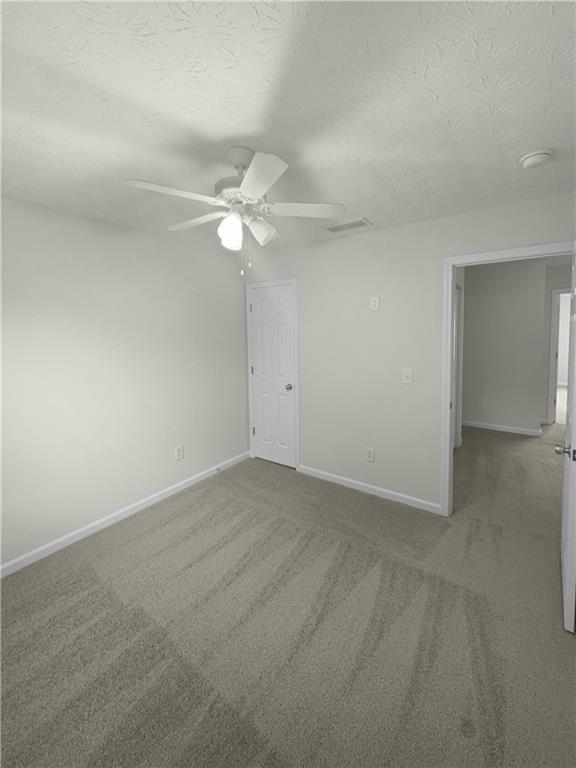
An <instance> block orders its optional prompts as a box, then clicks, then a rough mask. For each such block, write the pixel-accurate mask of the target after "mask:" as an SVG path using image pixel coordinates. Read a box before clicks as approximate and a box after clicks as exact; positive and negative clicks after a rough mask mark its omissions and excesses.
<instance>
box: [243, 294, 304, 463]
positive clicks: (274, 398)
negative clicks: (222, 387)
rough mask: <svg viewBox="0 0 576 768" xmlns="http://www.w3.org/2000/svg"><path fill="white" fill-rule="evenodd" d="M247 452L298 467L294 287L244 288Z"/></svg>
mask: <svg viewBox="0 0 576 768" xmlns="http://www.w3.org/2000/svg"><path fill="white" fill-rule="evenodd" d="M247 299H248V355H249V366H250V371H249V374H250V453H251V455H252V456H256V457H258V458H261V459H268V461H275V462H277V463H278V464H285V465H286V466H289V467H295V466H296V413H297V408H296V403H297V392H296V385H297V383H298V382H297V376H296V373H297V365H296V359H297V358H296V285H295V283H294V282H293V281H287V282H281V283H255V284H253V285H249V286H248V294H247Z"/></svg>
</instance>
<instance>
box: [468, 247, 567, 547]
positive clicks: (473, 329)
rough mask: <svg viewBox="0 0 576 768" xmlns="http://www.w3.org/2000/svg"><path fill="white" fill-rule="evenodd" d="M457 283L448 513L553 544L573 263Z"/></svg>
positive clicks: (478, 274)
mask: <svg viewBox="0 0 576 768" xmlns="http://www.w3.org/2000/svg"><path fill="white" fill-rule="evenodd" d="M455 279H456V287H457V291H458V294H459V296H460V299H459V301H460V303H461V304H462V307H461V308H460V309H459V311H457V312H456V313H455V321H456V323H457V324H458V323H459V324H460V326H461V327H460V328H459V329H457V330H456V331H455V337H456V338H460V340H461V342H460V344H459V345H458V346H457V347H456V350H457V355H459V356H460V359H459V360H458V361H457V367H458V369H459V370H460V371H461V376H460V381H459V385H458V386H459V391H457V392H456V393H455V395H456V396H455V403H456V404H457V407H456V408H455V419H456V420H457V419H458V418H459V414H461V417H460V418H461V422H460V425H457V426H456V429H455V432H456V433H457V434H459V436H460V440H455V449H454V465H453V466H454V471H453V499H454V512H455V513H458V514H464V515H468V516H472V517H475V518H478V519H479V520H483V521H487V522H490V523H494V524H496V525H499V526H505V527H506V526H507V527H513V528H515V529H518V530H524V531H525V532H528V533H533V534H536V535H541V536H547V537H552V538H554V539H556V540H557V539H558V538H559V535H560V525H561V514H562V476H563V462H562V460H561V459H560V457H559V456H558V455H557V454H556V453H555V452H554V448H555V446H556V445H561V444H563V439H564V428H565V422H566V385H567V378H566V376H567V365H568V363H567V353H568V326H569V306H568V305H567V304H565V303H562V302H561V299H562V298H563V297H564V296H566V297H567V298H568V299H569V290H570V258H569V257H568V256H566V257H551V258H544V259H532V260H527V261H515V262H500V263H493V264H479V265H474V266H469V267H462V268H460V269H458V270H456V277H455ZM561 308H562V310H563V312H562V313H561ZM566 310H567V311H566ZM550 360H553V361H554V364H555V370H554V372H553V373H554V375H553V376H551V375H550V371H549V369H548V365H549V361H550ZM551 386H554V394H553V397H552V401H555V402H554V403H553V404H554V413H552V414H550V413H549V412H548V401H549V399H550V398H549V396H550V391H549V390H550V387H551ZM550 416H552V418H549V417H550Z"/></svg>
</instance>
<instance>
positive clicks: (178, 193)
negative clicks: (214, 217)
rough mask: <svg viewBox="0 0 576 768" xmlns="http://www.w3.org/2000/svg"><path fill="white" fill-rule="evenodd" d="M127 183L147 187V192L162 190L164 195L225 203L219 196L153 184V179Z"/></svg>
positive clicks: (210, 203) (210, 202)
mask: <svg viewBox="0 0 576 768" xmlns="http://www.w3.org/2000/svg"><path fill="white" fill-rule="evenodd" d="M126 184H128V186H129V187H136V189H145V190H146V191H147V192H160V194H162V195H174V197H184V198H186V199H187V200H198V202H200V203H208V205H224V203H223V202H222V200H218V198H217V197H210V196H209V195H198V194H196V192H186V190H184V189H176V188H175V187H165V186H164V185H163V184H153V183H152V182H151V181H142V180H141V179H127V180H126Z"/></svg>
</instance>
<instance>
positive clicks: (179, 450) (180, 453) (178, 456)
mask: <svg viewBox="0 0 576 768" xmlns="http://www.w3.org/2000/svg"><path fill="white" fill-rule="evenodd" d="M183 458H184V446H183V445H177V446H176V448H174V461H182V459H183Z"/></svg>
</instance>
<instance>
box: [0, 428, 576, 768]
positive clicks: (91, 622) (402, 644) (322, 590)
mask: <svg viewBox="0 0 576 768" xmlns="http://www.w3.org/2000/svg"><path fill="white" fill-rule="evenodd" d="M558 429H559V428H558V427H553V428H550V429H548V431H547V432H546V433H545V435H544V436H543V437H542V438H518V437H513V436H510V435H504V434H500V433H490V432H485V431H482V430H467V431H466V433H465V437H464V444H463V446H462V448H460V449H458V450H457V452H456V457H455V467H456V479H455V502H456V513H455V515H454V516H453V517H452V518H450V519H449V520H447V519H443V518H440V517H437V516H434V515H432V514H429V513H426V512H418V511H416V510H413V509H410V508H407V507H402V506H399V505H397V504H392V503H387V502H385V501H382V500H380V499H377V498H375V497H372V496H368V495H364V494H360V493H357V492H355V491H352V490H348V489H346V488H341V487H338V486H335V485H331V484H328V483H324V482H323V481H320V480H316V479H313V478H310V477H306V476H303V475H299V474H297V473H295V472H294V471H293V470H290V469H286V468H284V467H280V466H277V465H274V464H269V463H266V462H263V461H258V460H248V461H246V462H244V463H242V464H240V465H238V466H236V467H234V468H232V469H230V470H227V471H226V472H223V473H221V474H219V475H217V476H215V477H213V478H210V479H209V480H206V481H205V482H203V483H201V484H199V485H197V486H195V487H193V488H192V489H190V490H188V491H185V492H183V493H181V494H179V495H178V496H175V497H173V498H171V499H169V500H167V501H165V502H163V503H161V504H159V505H157V506H155V507H153V508H151V509H149V510H146V511H144V512H141V513H140V514H137V515H135V516H133V517H131V518H128V519H127V520H125V521H123V522H121V523H119V524H117V525H115V526H113V527H111V528H108V529H106V530H104V531H102V532H100V533H98V534H96V535H94V536H92V537H91V538H89V539H85V540H84V541H81V542H78V543H77V544H75V545H73V546H71V547H69V548H67V549H65V550H62V551H61V552H59V553H57V554H55V555H53V556H52V557H49V558H47V559H45V560H43V561H40V562H38V563H36V564H34V565H32V566H30V567H29V568H27V569H25V570H22V571H20V572H19V573H16V574H14V575H12V576H9V577H8V578H6V579H5V580H4V583H3V613H4V629H3V638H2V639H3V645H2V665H3V691H2V692H3V710H2V715H3V732H2V742H3V750H2V752H3V754H2V758H3V759H2V765H3V766H4V768H17V767H18V768H39V767H40V766H42V767H43V768H85V767H87V766H90V767H92V768H112V767H114V768H135V767H136V766H140V767H142V768H144V766H147V767H149V768H152V767H153V768H176V767H178V768H215V767H216V766H218V767H219V768H231V767H232V766H239V767H241V768H287V767H288V766H290V768H344V767H350V768H352V766H354V767H355V768H381V767H383V766H390V767H391V768H426V767H427V766H437V767H439V768H440V767H446V768H448V767H450V768H475V767H476V766H483V767H488V766H500V767H502V768H512V766H515V767H518V768H529V767H532V766H534V767H536V766H537V767H538V768H569V766H570V767H572V766H574V765H575V764H576V755H575V752H574V736H575V696H574V692H575V691H574V662H575V658H576V638H574V637H572V636H571V635H569V634H567V633H565V632H564V631H563V630H562V617H561V590H560V567H559V525H560V486H561V461H559V459H558V457H556V456H555V454H554V453H553V451H552V444H553V443H554V441H555V439H556V438H557V435H556V434H555V432H557V431H558Z"/></svg>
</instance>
